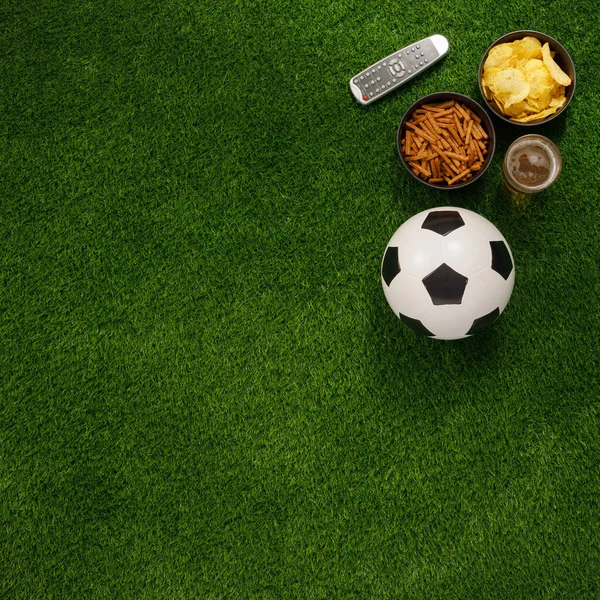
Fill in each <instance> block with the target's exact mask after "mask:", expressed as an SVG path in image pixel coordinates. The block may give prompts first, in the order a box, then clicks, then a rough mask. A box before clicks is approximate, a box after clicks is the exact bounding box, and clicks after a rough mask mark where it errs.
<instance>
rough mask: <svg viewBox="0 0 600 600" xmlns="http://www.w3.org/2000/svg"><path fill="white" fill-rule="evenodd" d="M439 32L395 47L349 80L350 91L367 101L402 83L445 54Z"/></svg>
mask: <svg viewBox="0 0 600 600" xmlns="http://www.w3.org/2000/svg"><path fill="white" fill-rule="evenodd" d="M449 47H450V44H449V43H448V40H447V39H446V38H445V37H444V36H443V35H437V34H436V35H432V36H430V37H428V38H425V39H424V40H420V41H418V42H415V43H414V44H411V45H410V46H406V48H402V50H396V52H394V53H393V54H390V55H389V56H386V57H385V58H382V59H381V60H380V61H378V62H376V63H375V64H373V65H371V66H370V67H369V68H368V69H365V70H364V71H361V72H360V73H358V74H357V75H355V76H354V77H353V78H352V79H351V80H350V89H351V90H352V94H353V95H354V97H355V98H356V99H357V100H358V101H359V102H360V103H361V104H371V103H372V102H375V100H379V98H381V97H382V96H385V95H386V94H389V93H390V92H391V91H393V90H395V89H396V88H399V87H400V86H401V85H404V84H405V83H406V82H407V81H410V80H411V79H413V78H414V77H416V76H417V75H418V74H419V73H421V71H424V70H425V69H427V68H428V67H431V65H434V64H435V63H436V62H437V61H438V60H440V59H442V58H444V56H446V54H448V48H449Z"/></svg>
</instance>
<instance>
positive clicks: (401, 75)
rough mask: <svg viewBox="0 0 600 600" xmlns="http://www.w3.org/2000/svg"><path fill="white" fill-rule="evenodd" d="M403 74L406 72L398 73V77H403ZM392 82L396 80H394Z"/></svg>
mask: <svg viewBox="0 0 600 600" xmlns="http://www.w3.org/2000/svg"><path fill="white" fill-rule="evenodd" d="M404 73H406V71H400V73H398V77H404ZM394 81H396V80H395V79H394Z"/></svg>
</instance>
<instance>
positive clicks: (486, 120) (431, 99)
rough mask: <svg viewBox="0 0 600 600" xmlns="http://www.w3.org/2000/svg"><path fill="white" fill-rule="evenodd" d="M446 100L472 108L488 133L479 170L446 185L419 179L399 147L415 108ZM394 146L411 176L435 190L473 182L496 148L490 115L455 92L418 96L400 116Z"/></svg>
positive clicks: (458, 186) (455, 187) (456, 188)
mask: <svg viewBox="0 0 600 600" xmlns="http://www.w3.org/2000/svg"><path fill="white" fill-rule="evenodd" d="M448 100H456V101H458V102H460V103H462V104H464V105H465V106H467V107H468V108H469V109H470V110H472V111H473V112H474V113H475V114H476V115H477V116H478V117H479V118H480V119H481V125H482V127H483V128H484V130H485V132H486V133H487V135H488V148H487V154H486V156H485V159H484V161H483V165H482V167H481V169H480V170H479V171H477V172H476V173H475V175H473V177H471V178H470V179H467V181H463V182H461V183H457V184H456V185H448V184H447V183H446V182H444V183H429V182H428V181H425V180H424V179H421V178H420V177H418V176H417V175H415V174H414V173H413V171H412V168H411V166H410V165H409V164H408V163H407V162H406V160H404V157H403V156H402V149H401V140H402V137H403V134H404V130H405V128H406V122H407V121H408V120H409V119H410V117H411V116H412V114H413V112H414V111H415V110H417V109H418V108H420V107H421V106H422V105H423V104H431V103H442V102H447V101H448ZM396 147H397V149H398V154H399V155H400V160H401V161H402V164H403V165H404V166H405V167H406V170H407V171H408V172H409V173H410V175H411V177H413V178H414V179H416V180H417V181H419V182H420V183H423V184H424V185H427V186H429V187H430V188H434V189H436V190H458V189H460V188H463V187H465V186H467V185H471V184H472V183H473V182H475V181H477V180H478V179H479V178H480V177H481V176H482V175H483V174H484V173H485V172H486V171H487V168H488V167H489V165H490V163H491V162H492V158H493V156H494V150H495V148H496V132H495V131H494V125H493V123H492V120H491V119H490V116H489V115H488V114H487V112H486V111H485V110H484V109H483V107H482V106H481V105H479V104H478V103H477V102H475V100H473V99H472V98H469V97H468V96H464V95H463V94H457V93H456V92H435V93H434V94H429V95H427V96H423V97H422V98H419V99H418V100H417V101H416V102H414V103H413V104H412V105H411V106H410V107H409V109H408V110H407V111H406V112H405V113H404V116H403V117H402V121H400V126H399V127H398V133H397V136H396Z"/></svg>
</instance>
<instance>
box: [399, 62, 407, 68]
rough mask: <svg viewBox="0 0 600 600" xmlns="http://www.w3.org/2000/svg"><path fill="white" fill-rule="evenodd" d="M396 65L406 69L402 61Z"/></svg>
mask: <svg viewBox="0 0 600 600" xmlns="http://www.w3.org/2000/svg"><path fill="white" fill-rule="evenodd" d="M398 64H399V65H400V67H401V68H402V69H406V65H405V64H404V63H403V62H402V61H399V62H398Z"/></svg>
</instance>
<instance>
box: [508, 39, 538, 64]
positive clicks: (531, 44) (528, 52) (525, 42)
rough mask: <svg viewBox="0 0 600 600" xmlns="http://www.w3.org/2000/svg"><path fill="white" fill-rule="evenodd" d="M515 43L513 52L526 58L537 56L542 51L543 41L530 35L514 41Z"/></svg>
mask: <svg viewBox="0 0 600 600" xmlns="http://www.w3.org/2000/svg"><path fill="white" fill-rule="evenodd" d="M513 44H514V49H513V54H517V55H518V56H519V57H520V58H524V59H531V58H536V57H537V56H539V55H540V52H541V51H542V43H541V42H540V40H538V39H537V38H534V37H532V36H530V35H528V36H526V37H524V38H523V39H522V40H517V41H516V42H513Z"/></svg>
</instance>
